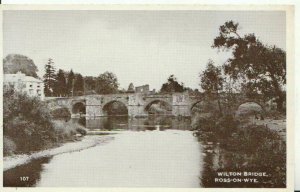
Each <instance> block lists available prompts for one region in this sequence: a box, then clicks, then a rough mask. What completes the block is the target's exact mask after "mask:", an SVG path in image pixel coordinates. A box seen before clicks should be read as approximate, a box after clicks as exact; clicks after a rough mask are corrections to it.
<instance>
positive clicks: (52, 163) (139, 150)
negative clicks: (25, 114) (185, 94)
mask: <svg viewBox="0 0 300 192" xmlns="http://www.w3.org/2000/svg"><path fill="white" fill-rule="evenodd" d="M83 123H84V124H85V126H86V128H88V129H90V130H92V131H101V130H105V132H108V133H111V134H109V136H110V137H112V138H113V139H111V140H110V141H109V142H106V143H105V144H99V145H97V146H95V147H91V148H88V149H84V150H80V151H75V152H69V153H62V154H58V155H54V156H51V157H45V158H40V159H35V160H32V161H31V162H29V163H28V164H26V165H21V166H18V167H15V168H12V169H9V170H7V171H5V172H4V185H5V186H37V187H201V181H200V178H201V173H202V169H203V167H204V165H203V154H204V155H205V153H203V152H202V150H203V149H202V147H201V144H200V143H199V142H198V141H197V138H196V137H194V136H193V132H192V131H190V127H191V121H190V119H184V118H183V119H180V120H179V119H176V118H170V117H162V116H160V117H149V118H143V119H128V118H127V117H106V118H98V119H94V120H86V121H84V122H83ZM96 136H97V137H107V135H105V136H103V135H96ZM85 137H95V135H93V136H91V135H87V136H85ZM79 142H80V141H79ZM22 176H27V177H29V180H28V181H27V182H24V181H20V177H22Z"/></svg>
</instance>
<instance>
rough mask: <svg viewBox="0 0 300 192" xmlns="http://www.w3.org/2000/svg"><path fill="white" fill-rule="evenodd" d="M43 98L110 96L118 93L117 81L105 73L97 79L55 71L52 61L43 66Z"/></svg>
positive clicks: (113, 75)
mask: <svg viewBox="0 0 300 192" xmlns="http://www.w3.org/2000/svg"><path fill="white" fill-rule="evenodd" d="M43 78H44V84H45V90H44V91H45V96H47V97H70V96H80V95H86V94H112V93H117V92H118V87H119V83H118V79H117V77H116V75H115V74H113V73H111V72H105V73H103V74H100V75H99V76H98V77H92V76H87V77H83V76H82V75H81V74H80V73H74V72H73V70H72V69H71V70H70V71H64V70H62V69H58V70H57V71H56V69H55V67H54V62H53V60H52V59H49V60H48V63H47V64H46V65H45V75H44V77H43Z"/></svg>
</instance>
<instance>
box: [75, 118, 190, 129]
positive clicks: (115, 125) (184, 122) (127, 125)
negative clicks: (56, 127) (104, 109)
mask: <svg viewBox="0 0 300 192" xmlns="http://www.w3.org/2000/svg"><path fill="white" fill-rule="evenodd" d="M73 121H77V122H79V123H80V124H83V125H84V126H85V127H86V128H88V129H90V130H93V129H99V130H131V131H146V130H156V129H157V126H159V130H160V131H163V130H166V129H176V130H190V126H191V120H190V118H187V117H185V118H174V117H168V116H149V117H147V118H128V117H127V116H108V117H98V118H95V119H85V118H80V119H73Z"/></svg>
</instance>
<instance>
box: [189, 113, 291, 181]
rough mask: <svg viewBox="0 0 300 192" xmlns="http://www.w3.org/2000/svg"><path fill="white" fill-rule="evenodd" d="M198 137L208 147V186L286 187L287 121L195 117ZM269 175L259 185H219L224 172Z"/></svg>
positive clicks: (206, 177)
mask: <svg viewBox="0 0 300 192" xmlns="http://www.w3.org/2000/svg"><path fill="white" fill-rule="evenodd" d="M192 122H193V123H192V127H193V129H194V130H195V132H194V134H195V136H197V138H198V140H199V141H200V142H201V143H202V144H203V146H204V152H205V161H206V162H207V164H208V165H209V166H208V168H209V169H208V170H207V173H206V175H205V176H204V178H205V179H204V180H203V185H204V186H205V187H285V186H286V138H285V135H286V122H285V119H284V116H283V117H282V118H280V119H277V118H276V119H272V118H265V119H263V120H259V119H256V118H255V117H254V116H253V115H252V116H248V117H246V118H245V117H243V118H238V117H234V116H232V115H225V116H222V117H216V116H207V117H205V118H204V117H199V116H195V117H194V118H193V121H192ZM232 171H233V172H244V171H246V172H248V171H250V172H266V174H267V175H268V176H267V177H257V178H256V179H257V180H258V182H256V183H226V182H216V180H215V178H218V173H220V172H232Z"/></svg>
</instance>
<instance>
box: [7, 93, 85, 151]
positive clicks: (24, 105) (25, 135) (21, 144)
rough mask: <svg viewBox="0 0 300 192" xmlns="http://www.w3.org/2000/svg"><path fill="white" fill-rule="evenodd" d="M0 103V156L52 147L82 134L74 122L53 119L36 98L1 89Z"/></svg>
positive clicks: (82, 128) (82, 130) (81, 128)
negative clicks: (0, 153) (0, 151)
mask: <svg viewBox="0 0 300 192" xmlns="http://www.w3.org/2000/svg"><path fill="white" fill-rule="evenodd" d="M3 101H4V102H3V134H4V140H3V154H4V156H8V155H12V154H23V153H24V154H28V153H31V152H34V151H39V150H44V149H48V148H52V147H55V146H58V145H59V144H61V143H64V142H66V141H70V140H73V139H74V138H75V136H76V134H78V133H80V134H84V132H85V131H84V127H82V126H81V125H79V124H77V123H73V122H71V121H68V122H66V121H65V119H63V120H57V119H55V117H54V116H53V114H51V113H50V111H49V109H48V108H47V106H46V105H45V104H44V103H43V102H41V101H40V100H39V99H38V98H33V97H28V96H27V95H25V94H21V93H17V92H15V91H14V90H12V89H5V90H4V94H3Z"/></svg>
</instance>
